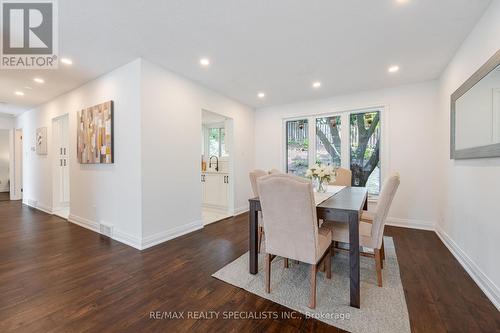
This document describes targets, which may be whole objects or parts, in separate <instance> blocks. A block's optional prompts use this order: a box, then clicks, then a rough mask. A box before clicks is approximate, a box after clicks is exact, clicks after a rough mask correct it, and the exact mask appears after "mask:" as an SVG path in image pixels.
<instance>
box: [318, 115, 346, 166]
mask: <svg viewBox="0 0 500 333" xmlns="http://www.w3.org/2000/svg"><path fill="white" fill-rule="evenodd" d="M340 130H341V126H340V116H333V117H325V118H317V119H316V163H320V164H325V165H332V166H334V167H340V165H341V157H342V154H341V151H342V147H341V143H340Z"/></svg>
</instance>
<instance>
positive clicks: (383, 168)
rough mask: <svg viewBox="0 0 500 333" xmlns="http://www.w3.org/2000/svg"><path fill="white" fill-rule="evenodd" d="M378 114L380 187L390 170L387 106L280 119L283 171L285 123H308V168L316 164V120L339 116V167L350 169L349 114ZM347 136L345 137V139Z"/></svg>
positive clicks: (284, 166) (284, 167)
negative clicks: (302, 121) (300, 121)
mask: <svg viewBox="0 0 500 333" xmlns="http://www.w3.org/2000/svg"><path fill="white" fill-rule="evenodd" d="M374 111H379V112H380V141H381V145H380V153H379V154H380V187H382V185H383V183H384V181H385V179H387V176H388V172H389V170H390V165H389V156H390V155H389V149H390V148H389V140H388V133H389V117H388V116H387V114H388V112H389V105H388V104H381V105H374V106H367V107H360V108H345V109H339V110H334V111H330V112H310V113H307V114H302V115H294V116H291V117H282V144H281V149H282V151H281V165H282V168H283V170H287V133H286V123H287V122H288V121H294V120H306V119H307V122H308V126H309V128H308V131H309V132H308V133H309V150H308V157H309V158H308V163H309V166H311V165H314V163H315V162H316V154H317V151H316V119H317V118H325V117H332V116H340V120H341V127H340V128H341V138H342V140H341V167H342V168H346V169H350V168H351V152H350V146H351V139H350V134H351V129H350V124H351V123H350V117H351V114H357V113H365V112H374ZM346 135H347V137H346ZM377 199H378V195H372V194H370V195H369V200H370V201H374V202H376V201H377Z"/></svg>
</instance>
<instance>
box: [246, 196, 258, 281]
mask: <svg viewBox="0 0 500 333" xmlns="http://www.w3.org/2000/svg"><path fill="white" fill-rule="evenodd" d="M249 214H250V219H249V221H250V225H249V230H250V237H249V238H248V239H249V240H250V244H249V248H250V260H249V263H250V267H249V271H250V274H257V272H258V267H259V257H258V253H257V252H258V243H259V237H258V228H259V211H258V210H257V209H256V207H255V204H254V203H253V202H250V212H249Z"/></svg>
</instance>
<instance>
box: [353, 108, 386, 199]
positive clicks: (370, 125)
mask: <svg viewBox="0 0 500 333" xmlns="http://www.w3.org/2000/svg"><path fill="white" fill-rule="evenodd" d="M350 123H351V124H350V125H351V126H350V127H351V147H350V150H351V170H352V181H353V185H354V186H366V187H368V193H370V194H375V195H376V194H379V192H380V112H379V111H375V112H364V113H355V114H351V119H350Z"/></svg>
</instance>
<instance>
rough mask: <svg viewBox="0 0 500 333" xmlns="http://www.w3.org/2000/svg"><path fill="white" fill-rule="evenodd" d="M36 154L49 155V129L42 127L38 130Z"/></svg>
mask: <svg viewBox="0 0 500 333" xmlns="http://www.w3.org/2000/svg"><path fill="white" fill-rule="evenodd" d="M36 153H37V154H38V155H47V127H40V128H37V130H36Z"/></svg>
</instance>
